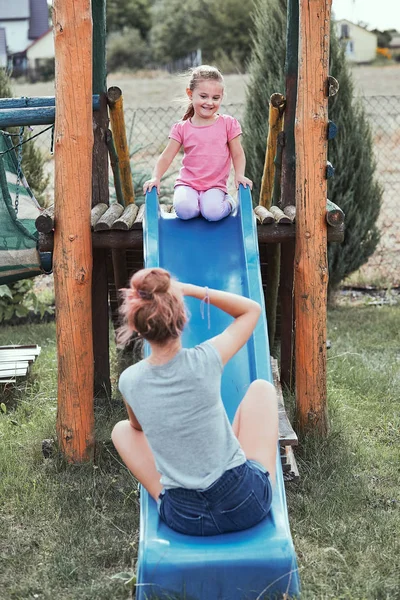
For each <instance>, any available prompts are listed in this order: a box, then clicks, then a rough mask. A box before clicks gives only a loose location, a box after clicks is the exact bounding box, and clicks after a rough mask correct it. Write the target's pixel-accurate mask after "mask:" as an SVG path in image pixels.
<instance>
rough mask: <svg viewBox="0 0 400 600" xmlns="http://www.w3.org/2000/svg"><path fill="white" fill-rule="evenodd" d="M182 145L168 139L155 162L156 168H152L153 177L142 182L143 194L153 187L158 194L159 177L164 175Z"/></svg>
mask: <svg viewBox="0 0 400 600" xmlns="http://www.w3.org/2000/svg"><path fill="white" fill-rule="evenodd" d="M181 145H182V144H180V143H179V142H177V141H176V140H173V139H170V140H169V142H168V145H167V147H166V148H165V150H164V152H162V153H161V154H160V156H159V158H158V160H157V162H156V166H155V167H154V171H153V176H152V178H151V179H149V180H148V181H145V182H144V185H143V193H144V194H145V193H146V192H149V191H150V190H151V189H153V187H156V188H157V193H158V194H159V193H160V181H161V177H162V176H163V175H164V173H166V172H167V171H168V169H169V167H170V165H171V163H172V161H173V160H174V158H175V156H176V155H177V154H178V152H179V149H180V147H181Z"/></svg>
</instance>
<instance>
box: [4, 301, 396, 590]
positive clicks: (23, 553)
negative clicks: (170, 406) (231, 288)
mask: <svg viewBox="0 0 400 600" xmlns="http://www.w3.org/2000/svg"><path fill="white" fill-rule="evenodd" d="M399 322H400V306H393V307H378V306H374V307H357V308H354V307H341V308H338V309H334V310H331V311H330V313H329V338H330V339H331V341H332V348H331V349H330V350H329V351H328V390H329V415H330V423H331V429H330V434H329V436H328V438H327V439H326V440H324V441H323V442H321V441H318V440H315V439H312V438H311V437H309V438H308V439H306V440H302V443H301V446H300V449H299V450H298V451H297V454H296V456H297V460H298V465H299V468H300V475H301V478H300V481H299V483H297V484H289V486H288V487H287V496H288V505H289V512H290V523H291V529H292V534H293V537H294V542H295V546H296V550H297V554H298V558H299V567H300V575H301V580H302V586H303V598H304V599H306V600H308V599H313V600H314V599H317V600H325V599H332V600H334V599H335V600H339V599H343V600H344V599H346V600H347V599H348V600H381V599H382V600H383V599H389V598H390V599H391V600H392V599H396V598H400V586H399V573H400V548H399V531H400V511H399V505H400V499H399V489H400V469H399V461H398V456H399V443H400V418H399V412H400V411H399V397H400V392H399V389H400V360H399V359H400V355H399V343H398V330H399V325H398V324H399ZM9 343H15V344H18V343H21V344H27V343H37V344H39V345H41V347H42V353H41V355H40V357H39V359H38V360H37V362H36V363H35V365H34V367H33V369H32V372H31V375H30V376H29V378H28V380H27V381H26V382H25V383H20V384H18V386H17V387H16V388H14V389H13V390H5V391H4V390H2V401H3V402H5V404H6V405H7V413H6V414H0V472H1V474H2V475H1V480H0V558H1V569H0V598H1V599H2V600H27V599H31V598H32V599H33V598H39V599H40V600H43V599H46V600H50V599H51V600H54V599H55V598H57V600H78V599H79V600H95V599H96V600H109V599H113V600H118V599H123V600H127V599H128V598H129V597H130V596H131V592H130V590H129V589H128V588H127V586H125V585H124V583H123V576H121V577H122V578H121V579H119V578H113V576H114V575H118V574H119V573H123V572H128V573H130V572H132V571H134V561H135V557H136V553H137V544H138V533H137V525H138V498H137V487H136V484H135V482H134V480H133V478H132V477H131V476H130V475H129V474H128V472H127V470H126V469H125V467H123V466H122V465H121V464H120V462H119V459H118V457H117V455H116V453H115V451H114V450H113V447H112V444H111V443H110V441H109V438H110V431H111V429H112V426H113V424H114V423H115V422H116V421H117V420H118V419H120V418H121V415H122V414H123V410H122V407H121V404H120V402H119V401H118V400H111V402H110V403H109V404H108V405H107V406H106V407H103V408H99V409H98V410H97V413H96V428H97V446H96V458H95V462H94V464H92V465H85V466H79V467H76V466H71V465H66V464H65V463H64V462H63V460H62V459H61V458H60V457H59V456H57V454H56V455H55V456H54V458H51V459H44V457H43V455H42V452H41V442H42V440H43V439H46V438H54V437H55V416H56V386H57V363H56V356H55V328H54V324H46V325H44V324H43V325H35V326H24V327H15V328H6V327H3V328H2V329H1V330H0V344H9ZM115 384H116V378H114V380H113V386H114V394H113V397H117V394H116V392H115V387H116V385H115ZM210 600H213V599H210Z"/></svg>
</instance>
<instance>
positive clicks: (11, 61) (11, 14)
mask: <svg viewBox="0 0 400 600" xmlns="http://www.w3.org/2000/svg"><path fill="white" fill-rule="evenodd" d="M1 30H4V32H5V44H6V47H7V66H8V67H9V69H10V70H11V71H12V72H13V73H14V74H22V73H26V72H27V70H28V60H27V56H26V51H27V49H28V47H29V46H30V45H31V44H32V42H34V41H35V40H38V39H39V38H40V37H41V36H42V35H43V34H45V33H46V32H47V31H48V30H49V12H48V6H47V0H0V31H1ZM0 42H1V37H0ZM0 52H1V46H0Z"/></svg>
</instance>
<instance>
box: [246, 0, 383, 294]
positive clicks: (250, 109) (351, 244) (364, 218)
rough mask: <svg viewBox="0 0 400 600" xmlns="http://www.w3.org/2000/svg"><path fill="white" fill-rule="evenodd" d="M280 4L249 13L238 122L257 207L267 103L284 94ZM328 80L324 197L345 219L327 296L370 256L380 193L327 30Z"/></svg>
mask: <svg viewBox="0 0 400 600" xmlns="http://www.w3.org/2000/svg"><path fill="white" fill-rule="evenodd" d="M286 4H287V2H286V0H258V4H257V6H256V9H255V11H254V42H253V51H252V56H251V60H250V64H249V85H248V92H247V100H246V111H245V117H244V121H243V122H244V147H245V152H246V157H247V168H246V170H247V172H248V174H249V177H250V178H251V179H253V181H254V198H255V201H256V203H258V197H259V191H260V184H261V176H262V171H263V165H264V157H265V146H266V139H267V134H268V106H267V105H268V102H269V98H270V96H271V94H272V93H273V92H281V93H284V91H285V89H284V65H285V53H286ZM330 74H331V75H333V76H334V77H335V78H336V79H337V80H338V81H339V85H340V89H339V92H338V94H337V95H336V96H334V97H332V98H330V99H329V118H330V119H331V120H332V121H333V122H334V123H335V124H336V125H337V127H338V135H337V137H336V138H335V139H334V140H332V141H330V142H329V144H328V156H329V160H330V161H331V162H332V164H333V166H334V167H335V175H334V177H332V178H331V179H330V180H329V181H328V197H329V198H330V199H331V200H332V201H333V202H335V204H337V205H338V206H340V208H342V210H343V211H344V212H345V214H346V219H345V224H346V233H345V239H344V242H343V243H342V244H330V245H329V249H328V259H329V288H330V291H332V290H333V289H334V288H335V287H337V286H338V285H339V283H340V282H341V281H342V280H343V279H344V278H345V277H347V276H348V275H350V274H351V273H353V272H354V271H356V270H357V269H358V268H360V267H361V266H362V265H363V264H364V263H365V262H366V261H367V260H368V258H369V257H370V256H371V255H372V254H373V252H374V250H375V248H376V246H377V244H378V241H379V231H378V228H377V225H376V221H377V218H378V215H379V210H380V205H381V200H382V188H381V186H380V185H379V183H378V182H377V181H376V178H375V167H376V164H375V159H374V156H373V142H372V135H371V129H370V126H369V123H368V121H367V117H366V115H365V111H364V107H363V105H362V102H361V100H360V99H356V98H354V86H353V82H352V76H351V72H350V69H349V67H348V65H347V63H346V59H345V56H344V53H343V51H342V49H341V46H340V43H339V41H338V39H337V37H336V33H335V29H334V27H331V49H330Z"/></svg>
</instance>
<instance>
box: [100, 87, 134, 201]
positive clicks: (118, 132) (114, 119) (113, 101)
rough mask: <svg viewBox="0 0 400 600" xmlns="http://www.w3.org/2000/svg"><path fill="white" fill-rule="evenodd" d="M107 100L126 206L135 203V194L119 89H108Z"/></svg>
mask: <svg viewBox="0 0 400 600" xmlns="http://www.w3.org/2000/svg"><path fill="white" fill-rule="evenodd" d="M107 99H108V105H109V107H110V119H111V130H112V134H113V139H114V144H115V149H116V151H117V154H118V159H119V168H120V171H121V183H122V193H123V196H124V201H125V206H128V204H131V203H132V202H135V194H134V191H133V181H132V173H131V164H130V157H129V148H128V141H127V139H126V128H125V117H124V103H123V100H122V92H121V90H120V89H119V87H110V89H109V90H108V92H107Z"/></svg>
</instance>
